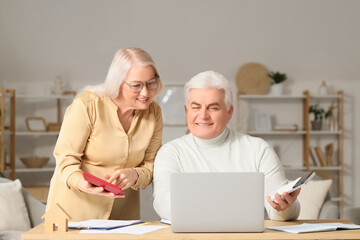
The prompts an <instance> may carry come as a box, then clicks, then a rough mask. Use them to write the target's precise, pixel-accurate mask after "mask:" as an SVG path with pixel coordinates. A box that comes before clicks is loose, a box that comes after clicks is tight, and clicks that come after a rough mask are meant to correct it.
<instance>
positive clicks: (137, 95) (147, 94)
mask: <svg viewBox="0 0 360 240" xmlns="http://www.w3.org/2000/svg"><path fill="white" fill-rule="evenodd" d="M163 86H164V84H163V81H162V79H161V78H160V75H159V73H158V71H157V68H156V66H155V63H154V62H153V60H152V58H151V57H150V55H149V54H148V53H146V52H145V51H144V50H142V49H139V48H126V49H120V50H119V51H118V52H117V53H116V54H115V57H114V59H113V62H112V64H111V66H110V69H109V71H108V75H107V77H106V80H105V82H104V83H103V84H100V85H97V86H88V87H86V88H85V90H84V91H83V92H82V93H81V94H80V95H79V96H77V97H76V98H75V100H74V102H73V103H72V104H71V105H70V106H69V107H68V109H67V110H66V113H65V116H64V121H63V124H62V128H61V131H60V134H59V138H58V141H57V143H56V146H55V150H54V156H55V158H56V169H55V172H54V175H53V177H52V180H51V185H50V192H49V197H48V203H47V209H49V207H51V206H52V205H53V204H55V203H59V204H60V205H61V206H62V207H63V208H64V209H65V210H66V211H67V212H70V213H71V217H72V221H82V220H86V219H92V218H98V219H139V218H140V211H139V192H138V191H137V190H138V189H139V188H146V186H147V185H148V184H150V183H151V180H152V177H153V186H154V208H155V210H156V212H157V213H158V215H159V216H160V217H161V218H163V219H171V212H170V175H171V174H172V173H176V172H262V173H264V175H265V196H267V197H266V199H264V201H265V208H266V211H267V214H268V216H269V218H270V219H276V220H290V219H296V218H297V217H298V215H299V212H300V205H299V203H298V201H297V200H296V199H297V196H298V194H299V192H300V189H298V190H296V191H294V192H292V193H284V194H283V195H282V196H280V195H279V194H276V195H275V197H276V199H275V200H274V201H272V200H271V199H270V197H269V196H268V195H269V194H270V193H271V192H273V191H274V190H276V189H277V188H278V187H279V186H280V185H281V184H284V183H286V178H285V174H284V170H283V168H282V166H281V163H280V160H279V159H278V157H277V155H276V154H275V152H274V151H273V149H272V148H271V147H270V146H269V144H267V143H266V142H265V141H264V140H262V139H260V138H256V137H251V136H249V135H246V134H242V133H238V132H234V131H232V130H230V129H229V128H228V127H227V124H228V122H229V121H230V119H231V117H232V115H233V110H234V109H233V108H234V107H233V103H232V101H233V95H232V91H231V86H230V84H229V81H228V80H227V79H226V78H225V77H224V76H223V75H221V74H219V73H216V72H214V71H206V72H202V73H199V74H197V75H196V76H194V77H193V78H192V79H190V81H188V82H187V83H186V84H185V89H184V95H185V113H186V119H187V125H188V128H189V131H190V133H189V134H187V135H184V136H182V137H180V138H177V139H175V140H172V141H170V142H168V143H166V144H165V145H163V146H161V139H162V128H163V122H162V117H161V109H160V107H159V106H158V105H157V104H156V102H155V101H153V100H154V99H155V98H156V97H157V96H159V95H160V94H161V91H162V90H163ZM179 111H180V109H179ZM83 171H85V172H89V173H91V174H93V175H96V176H98V177H101V178H105V179H107V181H108V182H110V183H113V184H115V185H118V186H119V187H121V188H122V189H123V190H125V195H115V194H113V193H110V192H106V191H104V189H103V188H101V187H96V186H93V185H91V184H90V183H89V182H87V181H85V180H84V178H83V177H82V172H83ZM230 184H233V185H234V186H236V184H237V183H230Z"/></svg>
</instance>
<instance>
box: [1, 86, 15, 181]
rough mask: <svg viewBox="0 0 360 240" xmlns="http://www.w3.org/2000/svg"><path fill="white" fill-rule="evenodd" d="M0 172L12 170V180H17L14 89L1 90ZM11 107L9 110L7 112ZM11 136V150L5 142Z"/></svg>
mask: <svg viewBox="0 0 360 240" xmlns="http://www.w3.org/2000/svg"><path fill="white" fill-rule="evenodd" d="M0 94H1V98H0V102H1V103H0V113H1V116H0V134H1V138H0V142H1V146H0V171H1V172H2V173H3V174H4V173H5V172H6V170H7V168H10V169H11V171H10V172H9V174H10V177H11V178H12V179H15V171H14V170H13V169H15V91H14V90H12V89H8V90H6V89H4V88H0ZM7 99H8V100H9V104H7V101H6V100H7ZM8 105H9V110H6V111H5V109H7V108H8ZM7 112H9V114H8V115H9V117H10V119H9V120H10V122H9V125H8V126H6V120H7V118H6V116H5V114H7ZM7 136H9V137H8V138H9V149H6V147H5V142H6V138H7ZM7 152H9V155H10V156H9V157H10V158H9V159H10V161H7V159H6V153H7Z"/></svg>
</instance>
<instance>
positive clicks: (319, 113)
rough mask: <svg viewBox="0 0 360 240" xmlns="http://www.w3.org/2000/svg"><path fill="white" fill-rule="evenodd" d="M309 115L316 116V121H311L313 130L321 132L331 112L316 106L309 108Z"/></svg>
mask: <svg viewBox="0 0 360 240" xmlns="http://www.w3.org/2000/svg"><path fill="white" fill-rule="evenodd" d="M309 113H312V114H313V115H314V119H313V120H312V121H311V129H312V130H321V129H322V120H323V119H324V118H328V117H329V116H330V114H331V110H328V111H325V110H324V109H323V108H321V107H319V106H318V105H317V104H315V105H311V106H310V107H309Z"/></svg>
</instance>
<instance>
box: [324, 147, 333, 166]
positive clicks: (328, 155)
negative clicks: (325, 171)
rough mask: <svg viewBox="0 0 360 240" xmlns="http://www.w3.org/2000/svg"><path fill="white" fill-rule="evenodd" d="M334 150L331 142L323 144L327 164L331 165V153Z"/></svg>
mask: <svg viewBox="0 0 360 240" xmlns="http://www.w3.org/2000/svg"><path fill="white" fill-rule="evenodd" d="M333 152H334V146H333V144H332V143H329V144H327V145H326V146H325V155H326V163H327V165H328V166H332V165H333V164H332V155H333Z"/></svg>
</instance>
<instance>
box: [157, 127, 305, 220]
mask: <svg viewBox="0 0 360 240" xmlns="http://www.w3.org/2000/svg"><path fill="white" fill-rule="evenodd" d="M176 172H262V173H264V175H265V196H268V195H270V194H271V193H272V192H274V191H276V189H277V188H278V187H279V186H281V185H283V184H286V183H287V179H286V177H285V174H284V170H283V167H282V166H281V163H280V160H279V158H278V157H277V155H276V153H275V152H274V150H273V149H272V148H271V146H270V145H269V144H267V143H266V142H265V141H264V140H262V139H261V138H256V137H251V136H249V135H246V134H241V133H238V132H234V131H231V130H230V129H228V128H226V129H225V130H224V131H223V132H222V133H221V134H220V135H219V136H217V137H216V138H213V139H209V140H204V139H200V138H197V137H195V136H193V135H192V134H188V135H185V136H182V137H180V138H177V139H175V140H172V141H170V142H169V143H167V144H165V145H164V146H162V147H161V148H160V150H159V151H158V153H157V155H156V158H155V163H154V179H153V184H154V185H153V186H154V208H155V210H156V212H157V213H158V215H159V216H160V217H161V218H163V219H171V213H170V175H171V174H172V173H176ZM229 184H231V185H233V186H236V184H237V183H235V182H234V183H229ZM264 202H265V208H266V210H267V213H268V216H269V218H270V219H273V220H290V219H296V218H297V217H298V215H299V212H300V204H299V202H298V201H296V202H294V203H293V204H292V205H291V206H290V207H289V208H288V209H286V210H285V211H281V212H278V211H276V210H275V209H274V208H272V207H271V205H270V204H269V203H268V202H267V200H266V199H264Z"/></svg>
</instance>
